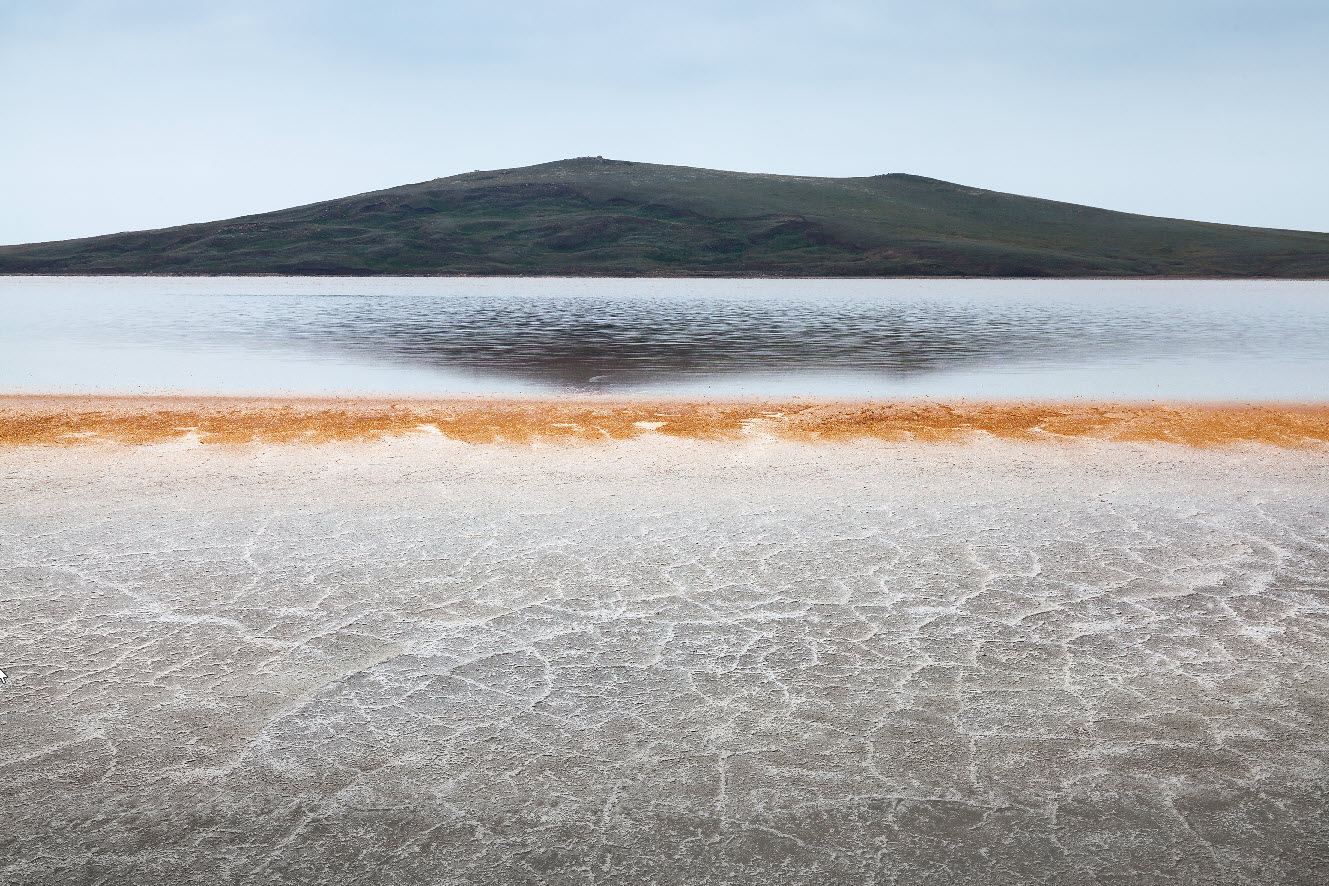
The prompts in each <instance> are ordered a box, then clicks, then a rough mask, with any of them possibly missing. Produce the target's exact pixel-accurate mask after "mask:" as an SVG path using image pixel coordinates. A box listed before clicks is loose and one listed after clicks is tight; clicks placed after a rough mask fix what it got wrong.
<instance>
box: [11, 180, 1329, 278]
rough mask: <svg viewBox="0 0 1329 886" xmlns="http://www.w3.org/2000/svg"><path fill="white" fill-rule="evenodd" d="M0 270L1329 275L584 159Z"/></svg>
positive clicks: (175, 231)
mask: <svg viewBox="0 0 1329 886" xmlns="http://www.w3.org/2000/svg"><path fill="white" fill-rule="evenodd" d="M0 273H5V274H196V275H207V274H289V275H353V274H364V275H374V274H406V275H411V274H425V275H559V276H736V277H744V276H772V277H899V276H923V277H930V276H948V277H971V276H972V277H1161V278H1182V277H1234V278H1240V277H1282V278H1302V279H1317V278H1329V234H1323V233H1314V232H1303V231H1284V230H1275V229H1266V228H1248V227H1240V226H1235V225H1220V224H1212V223H1207V222H1195V221H1182V220H1177V219H1164V218H1154V217H1150V216H1142V215H1132V214H1129V213H1124V212H1113V211H1109V210H1105V209H1094V208H1092V207H1087V206H1078V205H1074V204H1070V203H1058V202H1055V201H1051V200H1041V199H1037V198H1032V197H1021V196H1017V195H1013V194H1003V193H999V192H996V191H985V190H982V189H979V188H970V187H965V186H963V185H957V184H952V183H949V182H943V181H938V180H935V179H930V178H923V177H921V176H915V175H906V174H901V173H895V174H890V175H877V176H870V177H862V178H813V177H805V176H787V175H763V174H755V173H741V172H723V171H718V170H710V169H693V168H688V167H681V166H660V165H655V164H650V163H632V162H627V161H616V160H605V159H602V158H599V157H583V158H578V159H574V160H562V161H558V162H554V163H544V164H540V165H537V166H527V167H523V168H519V169H501V170H492V171H485V172H480V171H477V172H472V173H466V174H464V175H455V176H451V177H449V178H440V179H435V180H433V181H428V182H421V183H419V184H412V185H404V186H402V187H397V188H389V189H388V190H384V191H375V192H372V193H368V194H359V195H356V196H353V197H344V198H342V199H338V200H328V201H325V202H322V203H313V204H310V205H307V206H299V207H295V208H293V209H284V210H280V211H277V212H267V213H262V214H259V215H250V216H244V217H242V218H235V219H228V220H225V221H216V222H205V223H201V224H192V225H182V226H179V227H173V228H164V229H161V230H154V231H136V232H131V233H122V234H109V235H106V236H101V237H88V238H83V239H78V240H63V241H56V242H51V243H34V244H24V245H17V246H2V247H0Z"/></svg>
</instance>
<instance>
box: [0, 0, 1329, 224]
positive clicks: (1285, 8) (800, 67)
mask: <svg viewBox="0 0 1329 886" xmlns="http://www.w3.org/2000/svg"><path fill="white" fill-rule="evenodd" d="M1326 84H1329V2H1326V0H1262V2H1257V0H1152V2H1142V0H1115V2H1109V0H1059V2H1054V0H957V2H951V3H946V2H931V3H926V2H905V0H896V2H892V0H884V2H876V3H870V2H857V0H840V2H836V0H830V2H824V3H793V2H782V0H767V2H747V0H710V2H693V0H674V2H668V3H629V2H617V3H609V2H599V0H582V2H563V3H535V2H507V3H488V4H482V3H478V2H472V3H455V2H435V3H425V2H406V0H375V2H369V0H364V2H346V0H329V2H315V0H287V2H282V0H267V2H257V0H231V2H223V0H212V2H191V0H169V2H168V0H0V102H2V103H3V108H4V116H3V120H4V137H3V138H2V139H0V243H15V242H24V241H31V240H41V239H52V238H59V237H73V236H82V235H88V234H97V233H107V232H111V231H119V230H127V229H135V228H144V227H161V226H166V225H172V224H179V223H184V222H189V221H202V220H206V219H214V218H224V217H230V216H234V215H240V214H244V213H250V212H259V211H264V210H269V209H279V208H283V207H286V206H290V205H295V204H299V203H307V202H312V201H315V200H321V199H327V198H332V197H338V196H343V195H346V194H351V193H356V192H360V191H366V190H372V189H375V188H381V187H388V186H392V185H396V184H403V183H406V182H412V181H420V180H423V179H428V178H434V177H436V176H441V175H450V174H452V173H455V172H462V171H468V170H471V169H477V168H492V167H508V166H518V165H524V164H528V163H539V162H543V161H546V160H552V159H558V158H562V157H570V156H579V155H587V154H601V155H604V156H606V157H615V158H619V159H631V160H644V161H653V162H661V163H677V164H684V165H690V166H709V167H716V168H724V169H742V170H750V171H759V172H784V173H797V174H807V175H873V174H876V173H880V172H896V171H900V172H914V173H919V174H922V175H930V176H935V177H937V178H944V179H949V180H952V181H959V182H963V183H966V184H971V185H975V186H980V187H987V188H995V189H999V190H1006V191H1013V192H1017V193H1024V194H1032V195H1036V196H1044V197H1051V198H1054V199H1060V200H1070V201H1074V202H1079V203H1088V204H1093V205H1099V206H1107V207H1110V208H1113V209H1123V210H1129V211H1135V212H1145V213H1150V214H1155V215H1169V216H1178V217H1185V218H1202V219H1207V220H1214V221H1226V222H1233V223H1238V224H1252V225H1270V226H1278V227H1291V228H1304V229H1314V230H1321V231H1326V230H1329V163H1326V160H1325V157H1326V156H1329V87H1327V86H1326Z"/></svg>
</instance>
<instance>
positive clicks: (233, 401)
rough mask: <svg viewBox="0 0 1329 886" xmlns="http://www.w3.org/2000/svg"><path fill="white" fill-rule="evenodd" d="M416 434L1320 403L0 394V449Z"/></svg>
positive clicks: (874, 426)
mask: <svg viewBox="0 0 1329 886" xmlns="http://www.w3.org/2000/svg"><path fill="white" fill-rule="evenodd" d="M420 434H427V435H432V436H440V437H444V438H448V439H451V440H455V441H457V442H462V443H471V444H480V443H504V444H530V443H535V442H549V443H597V442H599V443H604V442H611V441H621V440H629V439H633V438H638V437H643V436H648V435H657V436H659V437H676V438H685V439H697V440H711V441H741V440H745V439H746V440H751V439H767V440H770V439H778V440H789V441H801V442H808V443H819V442H841V441H851V440H864V439H875V440H880V441H885V442H907V441H914V442H925V443H927V442H931V443H948V442H949V443H955V442H963V441H964V440H965V439H968V438H972V437H974V436H975V435H978V434H981V435H986V436H989V437H993V438H998V439H1007V440H1013V441H1024V442H1040V441H1041V442H1052V441H1070V440H1089V441H1095V442H1123V443H1175V444H1182V445H1187V446H1199V447H1204V446H1219V445H1230V444H1242V443H1255V444H1264V445H1270V446H1277V447H1281V448H1307V447H1317V446H1321V445H1324V444H1329V403H1284V402H1269V403H1182V402H1110V401H1038V400H1005V401H1002V400H994V401H986V400H958V399H957V400H949V401H941V400H931V399H901V400H880V399H849V398H843V399H829V398H812V397H753V398H698V397H690V396H660V395H654V396H639V397H607V396H606V397H596V396H586V395H567V396H556V395H555V396H550V395H526V396H521V395H502V396H496V395H454V396H448V397H419V396H350V397H336V396H315V397H311V396H246V395H150V394H143V395H93V394H79V395H62V394H0V447H16V446H51V445H55V446H68V445H80V444H82V445H87V444H96V443H116V444H149V443H164V442H170V441H180V440H190V439H195V440H197V441H198V442H201V443H211V444H244V443H326V442H342V441H345V442H349V441H371V440H380V439H384V438H389V437H397V436H406V435H420Z"/></svg>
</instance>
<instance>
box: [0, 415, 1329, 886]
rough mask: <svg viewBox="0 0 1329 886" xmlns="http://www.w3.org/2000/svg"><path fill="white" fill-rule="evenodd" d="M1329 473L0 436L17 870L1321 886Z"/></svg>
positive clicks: (872, 444) (359, 877)
mask: <svg viewBox="0 0 1329 886" xmlns="http://www.w3.org/2000/svg"><path fill="white" fill-rule="evenodd" d="M1326 576H1329V451H1326V450H1325V448H1323V447H1318V448H1317V447H1311V448H1304V449H1280V448H1276V447H1273V446H1268V445H1256V444H1240V445H1228V446H1221V447H1217V448H1191V447H1183V446H1176V445H1171V444H1164V443H1136V442H1119V443H1103V442H1096V441H1091V440H1083V439H1080V440H1074V441H1069V442H1067V441H1061V442H1044V443H1038V442H1027V441H1009V440H997V439H990V438H978V439H966V441H965V442H942V443H932V444H923V443H918V442H908V441H906V442H889V441H884V440H880V439H862V440H847V441H842V442H837V443H831V444H809V443H805V442H793V441H787V440H771V439H767V438H764V437H761V436H753V437H750V438H744V439H742V440H731V441H727V442H706V441H700V440H696V439H686V438H670V437H666V436H664V435H662V434H659V433H655V432H651V433H646V434H643V435H641V436H638V437H634V438H632V439H626V440H620V441H617V442H612V443H605V444H601V445H590V444H561V445H546V444H541V443H538V442H537V443H536V444H535V445H526V446H520V447H519V446H502V445H487V446H486V445H467V444H464V443H461V442H458V441H456V440H453V439H449V438H447V437H445V436H442V435H426V434H417V435H412V436H405V437H398V438H388V439H380V440H374V441H357V442H332V443H325V444H321V445H305V444H255V443H249V444H236V445H224V446H207V445H201V444H199V443H197V442H195V441H194V440H193V439H192V438H189V437H186V438H184V439H174V440H170V441H168V442H158V443H153V444H150V445H135V446H125V445H110V444H104V445H103V444H99V445H85V446H72V447H71V446H49V445H25V446H18V447H11V448H7V449H3V450H0V611H3V618H0V668H3V670H4V671H5V673H6V674H7V676H8V681H7V682H6V683H5V684H4V685H3V686H0V734H3V736H4V741H3V743H0V847H3V851H0V881H3V882H6V883H43V884H45V883H51V884H54V883H61V884H92V883H103V882H118V883H129V882H133V883H172V884H180V883H198V884H204V883H207V884H214V883H243V884H251V883H252V884H259V883H273V882H300V883H315V882H320V883H331V882H342V883H345V882H356V883H366V884H375V883H396V884H403V883H409V884H414V883H420V884H425V883H430V884H435V883H439V884H462V883H482V884H489V883H492V884H500V883H502V884H514V883H555V884H558V883H579V884H580V883H603V884H618V883H623V884H627V883H633V884H640V883H690V884H722V883H725V884H747V883H752V884H757V883H763V884H765V883H809V884H811V883H862V884H869V883H880V884H885V883H901V884H922V883H937V884H942V883H945V884H967V883H975V884H977V883H981V884H993V883H1063V884H1064V883H1143V882H1150V883H1160V882H1176V883H1223V884H1245V883H1249V884H1256V883H1259V884H1270V883H1291V884H1311V883H1322V882H1325V880H1326V879H1327V878H1329V842H1327V840H1326V836H1325V834H1326V828H1327V826H1329V815H1327V814H1326V811H1325V802H1324V797H1325V796H1326V792H1329V630H1327V628H1329V578H1326Z"/></svg>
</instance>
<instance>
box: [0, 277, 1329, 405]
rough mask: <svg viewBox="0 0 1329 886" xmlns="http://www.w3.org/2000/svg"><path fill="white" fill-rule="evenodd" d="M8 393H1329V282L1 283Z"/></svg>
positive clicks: (2, 383) (1239, 396) (1276, 396)
mask: <svg viewBox="0 0 1329 886" xmlns="http://www.w3.org/2000/svg"><path fill="white" fill-rule="evenodd" d="M0 316H2V317H3V320H0V391H5V392H10V393H13V392H87V393H147V392H154V393H156V392H218V393H233V394H244V393H253V394H343V393H344V394H375V393H398V394H411V395H436V394H438V395H442V394H452V393H480V392H494V393H504V394H551V393H576V394H617V395H628V394H663V395H667V394H679V395H707V396H745V395H809V396H826V397H833V396H847V397H858V396H863V397H916V396H934V397H981V398H1010V397H1036V398H1065V397H1089V398H1114V399H1125V400H1139V399H1185V400H1325V399H1329V282H1325V281H1315V282H1287V281H1180V282H1178V281H1099V280H1074V281H1066V280H1056V281H1033V280H714V279H711V280H697V279H686V280H683V279H645V280H643V279H632V280H618V279H530V278H485V279H476V278H331V279H329V278H142V277H130V278H125V277H119V278H87V277H5V278H0Z"/></svg>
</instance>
